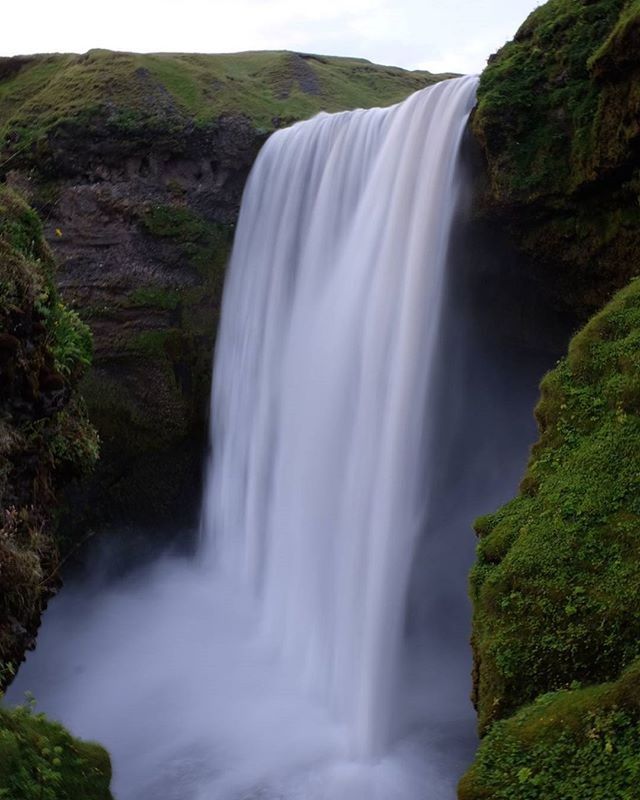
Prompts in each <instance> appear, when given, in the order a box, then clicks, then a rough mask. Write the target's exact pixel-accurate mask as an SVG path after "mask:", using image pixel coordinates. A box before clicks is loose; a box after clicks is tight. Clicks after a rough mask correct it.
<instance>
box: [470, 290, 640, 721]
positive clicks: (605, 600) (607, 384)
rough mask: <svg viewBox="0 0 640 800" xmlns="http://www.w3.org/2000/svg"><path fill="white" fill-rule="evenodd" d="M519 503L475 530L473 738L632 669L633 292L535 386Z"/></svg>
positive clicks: (635, 555)
mask: <svg viewBox="0 0 640 800" xmlns="http://www.w3.org/2000/svg"><path fill="white" fill-rule="evenodd" d="M541 388H542V395H541V399H540V402H539V404H538V406H537V408H536V417H537V420H538V424H539V426H540V440H539V441H538V443H537V444H536V445H535V447H534V448H533V452H532V456H531V460H530V463H529V467H528V470H527V474H526V476H525V478H524V480H523V482H522V485H521V494H520V496H519V497H517V498H516V499H514V500H512V501H511V502H510V503H508V504H507V505H506V506H504V507H503V508H501V509H500V510H499V511H498V512H497V513H495V514H491V515H489V516H487V517H483V518H481V519H480V520H478V522H477V531H478V534H479V536H480V542H479V548H478V561H477V564H476V566H475V567H474V570H473V573H472V582H471V585H472V596H473V601H474V606H475V617H474V646H475V652H476V659H477V665H478V682H477V686H476V698H475V699H476V703H477V706H478V711H479V716H480V725H481V728H483V729H486V728H487V727H488V726H489V725H490V724H491V723H492V722H493V721H494V720H495V719H498V718H500V717H504V716H505V715H507V714H509V713H511V712H513V711H514V710H515V709H516V708H518V707H519V706H521V705H522V704H523V703H526V702H527V701H530V700H533V699H535V698H536V697H537V696H538V695H541V694H544V693H546V692H549V691H553V690H555V689H560V688H566V687H569V686H570V685H571V684H572V683H573V682H574V681H578V682H580V683H595V682H599V681H605V680H611V679H613V678H616V677H617V676H618V675H619V674H620V671H621V670H622V669H623V668H624V667H626V666H627V665H628V664H630V663H631V662H632V661H633V660H634V659H635V658H637V657H639V656H640V618H639V617H638V614H637V608H638V604H639V603H640V552H639V549H638V548H639V547H640V539H639V532H640V281H639V280H635V281H633V282H632V283H631V284H630V286H629V287H627V288H626V289H624V290H622V291H621V292H619V293H618V295H616V297H615V299H614V300H613V301H612V302H611V303H609V304H608V305H607V306H606V307H605V309H603V311H601V312H600V313H599V314H597V315H596V316H595V317H594V318H593V319H592V320H591V321H590V322H589V323H588V325H587V326H586V327H585V328H584V329H583V330H582V331H581V332H580V333H579V334H578V335H577V336H576V337H575V338H574V339H573V341H572V342H571V345H570V347H569V353H568V356H567V357H566V358H565V359H563V360H562V361H561V362H560V363H559V364H558V366H557V367H556V369H554V370H553V371H552V372H550V373H549V374H548V375H547V376H546V377H545V379H544V380H543V382H542V387H541Z"/></svg>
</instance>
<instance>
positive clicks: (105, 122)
mask: <svg viewBox="0 0 640 800" xmlns="http://www.w3.org/2000/svg"><path fill="white" fill-rule="evenodd" d="M442 77H445V76H434V75H431V74H429V73H427V72H407V71H405V70H401V69H396V68H393V67H382V66H378V65H375V64H371V63H370V62H368V61H365V60H362V59H348V58H331V57H324V56H316V55H307V54H300V53H290V52H272V53H270V52H262V53H238V54H231V55H180V54H155V55H137V54H131V53H113V52H109V51H91V52H89V53H87V54H85V55H82V56H77V55H51V56H29V57H20V58H11V59H0V165H1V166H0V180H1V179H2V178H4V179H5V180H6V181H7V182H8V183H10V184H11V185H13V186H15V187H17V188H19V189H20V191H22V192H23V193H25V194H27V195H28V196H29V198H30V199H31V202H32V203H33V204H34V205H35V206H36V208H37V209H38V210H39V211H41V213H42V216H43V219H44V220H45V234H46V237H47V239H48V241H49V243H50V245H51V246H52V248H53V250H54V252H55V253H56V255H57V256H58V258H59V260H60V270H59V272H58V283H59V286H60V290H61V293H62V295H63V297H64V298H65V300H66V301H67V302H68V303H69V304H71V305H72V306H73V307H75V308H77V310H78V313H79V314H80V315H81V316H82V318H83V319H84V320H85V321H86V322H87V323H88V324H89V326H90V327H91V329H92V332H93V335H94V341H95V358H94V367H93V369H92V370H91V372H90V374H89V376H88V377H87V379H86V382H85V385H84V394H85V396H86V399H87V404H88V408H89V412H90V415H91V418H92V420H93V421H94V422H95V424H96V425H97V427H98V429H99V431H100V435H101V439H102V442H103V448H102V459H101V462H100V465H99V467H98V470H97V472H96V478H95V482H94V484H93V486H92V487H91V488H90V490H89V493H88V495H87V496H85V498H84V500H85V503H84V507H85V509H86V511H87V512H88V513H90V514H92V515H95V514H96V512H97V513H98V514H100V515H102V516H113V515H121V516H124V517H126V518H127V519H129V520H131V519H134V518H136V517H138V518H140V519H142V520H147V521H150V520H151V519H152V518H153V517H155V518H156V519H157V518H160V519H162V518H163V517H165V516H166V515H170V514H176V513H179V512H180V511H181V510H184V509H193V508H195V507H196V503H195V502H190V499H191V497H193V499H194V500H195V496H196V494H195V491H194V490H197V485H198V482H199V478H200V470H201V456H202V448H203V444H204V442H205V441H206V419H207V414H208V399H209V385H210V376H211V361H212V349H213V339H214V333H215V329H216V326H217V317H218V311H219V306H220V299H221V287H222V281H223V274H224V267H225V263H226V259H227V256H228V253H229V249H230V244H231V239H232V236H233V227H234V224H235V220H236V217H237V213H238V208H239V204H240V197H241V194H242V189H243V187H244V182H245V180H246V177H247V175H248V172H249V169H250V168H251V165H252V164H253V161H254V159H255V157H256V155H257V153H258V150H259V148H260V146H261V145H262V143H263V142H264V140H265V138H266V136H267V135H268V134H269V132H270V131H272V130H273V129H274V128H276V127H279V126H281V125H284V124H289V123H290V122H292V121H294V120H298V119H302V118H304V117H308V116H311V115H313V114H315V113H317V112H318V111H321V110H325V111H338V110H342V109H345V108H352V107H356V106H372V105H385V104H389V103H393V102H396V101H399V100H402V99H403V98H404V97H406V96H407V95H408V94H409V93H411V92H413V91H415V90H417V89H420V88H423V87H424V86H427V85H429V84H431V83H433V82H434V81H436V80H438V79H440V78H442ZM76 499H77V500H78V501H80V500H81V499H82V498H76ZM76 513H77V514H78V515H81V514H82V510H81V503H80V502H77V503H76Z"/></svg>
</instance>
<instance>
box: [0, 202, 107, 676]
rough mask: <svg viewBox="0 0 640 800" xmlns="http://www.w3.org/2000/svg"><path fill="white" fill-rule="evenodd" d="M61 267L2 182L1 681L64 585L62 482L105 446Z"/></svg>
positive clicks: (86, 349)
mask: <svg viewBox="0 0 640 800" xmlns="http://www.w3.org/2000/svg"><path fill="white" fill-rule="evenodd" d="M54 272H55V264H54V261H53V258H52V255H51V252H50V250H49V248H48V247H47V245H46V244H45V242H44V239H43V236H42V227H41V225H40V221H39V220H38V218H37V216H36V215H35V213H34V212H33V211H32V210H31V209H30V208H29V207H28V206H27V205H26V204H25V203H24V202H23V201H22V200H21V199H20V198H19V197H18V196H17V195H16V194H14V193H13V192H11V191H10V190H8V189H6V188H2V187H0V515H1V516H0V688H2V686H3V685H6V683H7V682H8V681H9V680H10V679H11V677H12V675H13V673H14V671H15V668H16V666H17V665H18V664H19V663H20V661H21V660H22V658H23V655H24V651H25V649H27V648H28V647H30V646H31V645H32V643H33V637H34V635H35V631H36V629H37V627H38V625H39V620H40V614H41V612H42V610H43V608H44V606H45V605H46V602H47V599H48V598H49V597H50V596H51V594H52V593H53V592H54V591H55V589H56V586H57V583H58V578H57V563H58V555H59V544H58V541H57V540H56V537H55V536H54V533H53V530H54V526H55V524H54V520H55V517H56V515H57V513H58V512H57V508H58V503H59V497H60V492H61V489H62V488H63V487H64V486H65V485H66V484H67V483H68V482H69V481H70V480H71V479H72V478H75V477H80V476H82V475H83V474H86V472H87V471H88V470H90V469H91V468H92V466H93V464H94V463H95V460H96V458H97V453H98V441H97V436H96V432H95V430H94V428H93V427H92V426H91V425H90V424H89V422H88V421H87V417H86V414H85V413H84V407H83V404H82V401H81V400H80V399H79V397H78V396H77V394H76V393H75V387H76V386H77V383H78V381H79V380H80V378H81V377H82V375H83V373H84V371H85V370H86V368H87V367H88V365H89V363H90V358H91V336H90V333H89V330H88V329H87V327H86V326H85V325H84V323H82V322H81V320H80V318H79V317H78V315H77V314H76V313H75V312H73V311H70V310H69V309H67V308H66V307H65V306H64V304H63V303H61V301H60V299H59V296H58V293H57V290H56V289H55V286H54Z"/></svg>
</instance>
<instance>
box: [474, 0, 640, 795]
mask: <svg viewBox="0 0 640 800" xmlns="http://www.w3.org/2000/svg"><path fill="white" fill-rule="evenodd" d="M639 31H640V3H638V2H637V0H634V1H633V2H625V1H624V0H551V2H548V3H547V4H546V5H545V6H542V7H541V8H539V9H538V10H537V11H535V12H534V13H533V14H532V15H531V16H530V18H529V19H528V20H527V21H526V22H525V24H524V25H523V27H522V28H521V29H520V31H519V32H518V33H517V35H516V37H515V39H514V41H513V42H511V43H509V44H508V45H506V46H505V48H503V50H501V51H500V53H498V54H497V55H496V56H494V57H493V58H492V60H491V62H490V65H489V67H488V68H487V70H486V72H485V74H484V75H483V77H482V81H481V86H480V93H479V104H478V108H477V111H476V113H475V117H474V122H473V126H474V131H475V133H476V136H477V138H478V140H479V141H480V143H481V146H482V148H483V150H484V154H485V159H486V164H487V174H488V182H487V186H486V187H485V193H484V197H483V211H484V214H485V215H486V216H487V217H488V218H489V219H491V220H492V221H494V222H495V221H499V220H502V221H504V222H506V223H507V224H508V226H509V227H510V230H511V233H512V235H513V236H514V238H515V240H516V242H517V243H518V244H519V245H520V247H521V248H522V250H523V251H525V252H526V253H527V254H528V255H529V256H530V260H529V262H528V263H529V265H530V268H531V269H534V270H535V271H536V272H537V273H538V274H539V275H540V276H543V277H544V276H549V281H548V282H549V285H550V287H553V289H554V291H555V292H556V294H557V297H558V300H559V301H561V302H563V303H564V304H566V305H567V306H568V307H569V309H571V310H572V312H573V313H574V314H576V315H577V316H578V318H582V319H585V318H587V317H589V316H590V315H591V314H592V313H593V311H594V310H595V309H601V310H599V311H598V313H596V315H595V316H593V317H592V318H591V320H590V321H589V322H588V323H587V325H586V326H585V327H584V328H583V329H582V330H581V331H580V332H579V333H578V334H577V335H576V336H575V337H574V339H573V340H572V342H571V344H570V347H569V352H568V355H567V357H566V358H565V359H563V360H562V361H561V362H560V363H559V364H558V366H557V368H556V369H554V370H553V371H552V372H550V373H549V374H548V375H547V376H546V377H545V379H544V380H543V382H542V387H541V391H542V394H541V399H540V403H539V405H538V407H537V409H536V417H537V420H538V424H539V428H540V440H539V442H538V443H537V444H536V445H535V446H534V448H533V452H532V455H531V459H530V462H529V466H528V469H527V473H526V475H525V477H524V480H523V482H522V484H521V487H520V496H519V497H517V498H515V499H514V500H512V501H511V502H510V503H508V504H507V505H506V506H504V507H503V508H501V509H499V510H498V511H497V512H496V513H495V514H491V515H489V516H487V517H484V518H482V519H480V520H478V522H477V524H476V528H477V532H478V535H479V548H478V560H477V563H476V566H475V567H474V570H473V573H472V577H471V594H472V599H473V604H474V623H473V647H474V656H475V674H474V701H475V704H476V707H477V709H478V715H479V723H480V731H481V733H482V734H483V735H484V736H485V738H484V740H483V743H482V745H481V748H480V751H479V753H478V756H477V759H476V762H475V764H474V765H473V767H472V768H471V770H470V771H469V773H468V774H467V775H466V776H465V778H464V779H463V781H462V782H461V785H460V793H459V796H460V798H461V799H462V800H480V798H486V799H487V800H488V798H496V800H499V799H500V798H505V799H506V798H510V800H537V798H540V800H542V798H546V797H552V796H553V797H562V798H567V800H581V799H582V798H586V797H589V798H590V799H593V798H602V800H605V798H606V800H615V799H616V798H620V800H622V798H625V797H630V796H632V789H633V787H635V785H636V781H637V777H636V776H637V774H638V771H639V770H640V758H639V756H638V753H640V701H639V697H640V688H639V687H640V682H639V680H638V676H639V674H640V673H639V670H638V663H639V661H638V659H639V658H640V646H639V642H640V629H639V628H638V624H637V613H636V611H635V609H636V608H637V604H638V601H639V599H640V598H639V597H638V595H637V587H638V585H639V579H640V550H639V545H640V504H639V499H638V498H640V284H639V283H638V280H637V279H634V276H636V275H638V274H639V273H640V204H639V203H638V198H639V196H640V195H639V188H640V157H639V156H640V154H639V150H638V147H639V143H640V125H639V122H638V120H639V119H640V116H639V110H640V72H639V67H640V62H639V61H638V54H639V53H640V50H639V49H638V46H637V45H638V32H639ZM621 287H625V288H621ZM616 292H617V293H616ZM612 293H614V294H613V299H612V300H610V302H609V303H608V304H606V305H605V303H606V301H607V300H609V298H610V297H611V295H612ZM603 305H604V308H602V306H603ZM625 670H626V671H625ZM528 704H530V705H528Z"/></svg>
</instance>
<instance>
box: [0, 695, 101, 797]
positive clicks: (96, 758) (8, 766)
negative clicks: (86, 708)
mask: <svg viewBox="0 0 640 800" xmlns="http://www.w3.org/2000/svg"><path fill="white" fill-rule="evenodd" d="M110 781H111V762H110V759H109V755H108V753H107V752H106V750H104V749H103V748H102V747H100V746H99V745H97V744H94V743H92V742H84V741H81V740H79V739H75V738H73V737H72V736H71V734H70V733H69V732H68V731H67V730H66V729H65V728H63V727H62V725H59V724H58V723H56V722H51V721H49V720H47V719H46V717H44V715H42V714H35V713H33V712H32V711H31V710H30V709H29V708H28V707H18V708H14V709H8V708H0V797H3V798H7V800H113V799H112V795H111V792H110V791H109V784H110Z"/></svg>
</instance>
